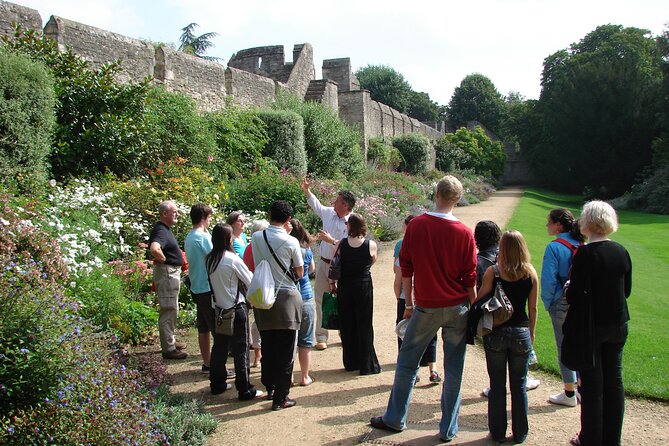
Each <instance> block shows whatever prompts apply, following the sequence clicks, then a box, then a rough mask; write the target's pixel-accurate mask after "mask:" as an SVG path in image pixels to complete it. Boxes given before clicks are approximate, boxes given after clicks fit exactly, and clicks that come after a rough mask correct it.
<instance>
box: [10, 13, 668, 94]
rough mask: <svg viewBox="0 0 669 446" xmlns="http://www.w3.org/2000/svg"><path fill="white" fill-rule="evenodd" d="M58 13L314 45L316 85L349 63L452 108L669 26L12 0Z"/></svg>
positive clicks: (216, 51)
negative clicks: (576, 54) (583, 52)
mask: <svg viewBox="0 0 669 446" xmlns="http://www.w3.org/2000/svg"><path fill="white" fill-rule="evenodd" d="M12 3H17V4H20V5H23V6H28V7H30V8H34V9H37V10H38V11H39V13H40V15H41V16H42V22H43V25H45V24H46V23H47V21H48V20H49V18H50V17H51V16H52V15H56V16H60V17H63V18H67V19H70V20H75V21H77V22H82V23H85V24H87V25H91V26H95V27H98V28H102V29H105V30H108V31H113V32H116V33H119V34H123V35H125V36H128V37H133V38H141V39H146V40H150V41H153V42H165V43H175V44H176V43H177V42H178V40H179V36H180V35H181V29H182V28H183V27H185V26H186V25H188V24H189V23H192V22H195V23H197V24H198V25H199V26H200V27H199V28H198V29H196V34H197V35H199V34H202V33H205V32H210V31H212V32H216V33H218V34H219V35H218V37H216V38H215V39H214V40H213V43H214V45H215V47H214V48H213V49H212V50H210V51H209V52H208V55H211V56H217V57H220V58H222V59H223V62H224V63H225V62H227V61H228V59H230V56H232V55H233V54H234V53H235V52H237V51H239V50H242V49H246V48H254V47H259V46H268V45H283V46H284V48H285V54H286V58H287V61H288V62H290V61H291V60H292V49H293V45H295V44H300V43H305V42H306V43H310V44H311V45H312V46H313V48H314V66H315V69H316V78H317V79H321V78H322V73H321V67H322V65H323V60H324V59H336V58H341V57H350V59H351V64H352V67H353V70H354V71H355V70H357V69H359V68H362V67H365V66H367V65H387V66H389V67H392V68H394V69H395V70H397V71H398V72H399V73H401V74H402V75H403V76H404V78H405V79H406V80H407V81H408V82H409V84H410V85H411V87H412V88H413V89H414V90H416V91H423V92H426V93H428V94H429V95H430V98H431V99H432V100H433V101H435V102H437V103H438V104H440V105H446V104H448V102H449V101H450V99H451V96H452V94H453V91H454V89H455V88H456V87H457V86H458V85H460V82H461V81H462V79H463V78H464V77H465V76H467V75H468V74H472V73H481V74H483V75H485V76H487V77H488V78H490V79H491V80H492V82H493V84H494V85H495V86H496V87H497V90H498V91H499V92H500V93H501V94H503V95H506V94H508V93H509V92H511V91H513V92H519V93H520V94H521V95H523V96H524V97H525V98H527V99H537V98H538V97H539V94H540V92H541V71H542V68H543V61H544V59H545V58H546V57H548V56H550V55H551V54H553V53H555V52H556V51H559V50H561V49H565V48H568V47H569V46H570V45H571V44H572V43H576V42H578V41H580V40H581V39H582V38H583V37H585V35H586V34H588V33H589V32H591V31H593V30H594V29H595V28H596V27H597V26H600V25H605V24H609V23H611V24H616V25H623V26H625V27H636V28H642V29H647V30H650V32H651V34H652V35H654V36H657V35H659V34H661V33H662V32H663V31H664V30H665V29H666V28H665V24H667V23H669V2H668V1H667V0H636V1H631V0H622V1H621V0H603V1H601V0H562V1H553V0H551V1H548V0H470V1H468V2H465V1H457V2H454V1H452V0H414V1H411V0H404V1H397V0H336V1H333V2H321V1H317V0H316V1H314V0H309V1H307V0H235V1H230V0H219V1H216V0H162V1H158V0H13V1H12Z"/></svg>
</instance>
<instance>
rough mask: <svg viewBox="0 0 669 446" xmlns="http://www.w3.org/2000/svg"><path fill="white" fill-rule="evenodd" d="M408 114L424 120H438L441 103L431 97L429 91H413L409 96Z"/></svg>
mask: <svg viewBox="0 0 669 446" xmlns="http://www.w3.org/2000/svg"><path fill="white" fill-rule="evenodd" d="M407 114H408V115H409V116H411V117H412V118H415V119H418V120H419V121H423V122H424V121H438V120H439V104H437V103H436V102H434V101H433V100H432V99H430V95H429V94H427V93H423V92H418V91H412V92H411V96H410V97H409V108H408V109H407Z"/></svg>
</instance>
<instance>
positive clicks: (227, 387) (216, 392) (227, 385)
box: [211, 383, 232, 395]
mask: <svg viewBox="0 0 669 446" xmlns="http://www.w3.org/2000/svg"><path fill="white" fill-rule="evenodd" d="M230 389H232V384H230V383H225V387H211V394H212V395H220V394H221V393H223V392H225V391H226V390H230Z"/></svg>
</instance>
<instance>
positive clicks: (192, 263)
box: [184, 203, 214, 373]
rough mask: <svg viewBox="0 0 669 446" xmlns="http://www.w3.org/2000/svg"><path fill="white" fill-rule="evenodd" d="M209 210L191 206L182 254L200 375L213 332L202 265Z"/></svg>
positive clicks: (205, 368)
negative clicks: (194, 312) (194, 314)
mask: <svg viewBox="0 0 669 446" xmlns="http://www.w3.org/2000/svg"><path fill="white" fill-rule="evenodd" d="M212 213H213V209H212V208H211V206H207V205H205V204H202V203H197V204H194V205H193V207H191V209H190V219H191V222H192V223H193V229H191V231H190V232H189V233H188V235H187V236H186V240H185V241H184V251H186V259H187V260H188V272H189V277H190V292H191V294H192V296H193V302H195V305H196V307H197V321H196V325H197V331H198V343H199V345H200V353H201V354H202V362H203V364H202V372H203V373H207V372H209V364H210V359H211V333H212V332H213V331H214V309H213V308H212V305H211V298H212V293H211V288H210V287H209V278H208V276H207V268H206V266H205V257H206V256H207V254H209V252H211V249H212V244H211V234H209V231H207V228H208V227H209V225H210V224H211V215H212Z"/></svg>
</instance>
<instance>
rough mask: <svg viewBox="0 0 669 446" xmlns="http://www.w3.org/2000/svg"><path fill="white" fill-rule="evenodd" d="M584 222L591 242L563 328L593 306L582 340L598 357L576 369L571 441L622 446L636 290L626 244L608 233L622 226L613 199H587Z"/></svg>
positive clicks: (577, 268) (574, 279) (574, 274)
mask: <svg viewBox="0 0 669 446" xmlns="http://www.w3.org/2000/svg"><path fill="white" fill-rule="evenodd" d="M579 224H580V227H581V233H583V235H585V236H586V237H587V238H588V244H587V245H585V246H582V247H580V248H579V249H578V251H577V252H576V255H575V256H574V260H573V263H572V270H571V284H570V286H569V289H568V290H567V301H568V302H569V305H570V307H569V312H568V313H567V322H565V325H564V327H565V330H566V329H567V328H568V322H569V320H570V319H571V317H570V316H578V314H577V313H576V312H584V311H588V309H592V312H591V315H592V316H591V317H592V318H591V319H590V321H591V325H592V327H591V329H590V330H588V331H587V333H589V336H585V337H584V338H583V339H582V344H583V349H584V351H587V353H588V355H589V356H590V357H592V359H593V360H592V361H591V362H592V364H589V365H588V366H585V365H584V366H582V367H581V368H580V369H577V371H578V372H579V376H580V378H581V392H580V393H581V432H580V433H578V434H577V435H576V436H574V438H572V440H571V442H572V444H574V445H588V446H589V445H620V437H621V433H622V424H623V415H624V412H625V390H624V388H623V379H622V356H623V347H624V346H625V341H626V340H627V321H629V319H630V317H629V312H628V310H627V298H628V297H629V295H630V292H631V291H632V261H631V259H630V256H629V253H628V252H627V250H626V249H625V248H623V247H622V245H620V244H618V243H616V242H614V241H611V240H609V238H608V236H609V235H610V234H611V233H613V232H615V231H616V230H617V229H618V218H617V216H616V211H615V210H614V209H613V208H612V207H611V206H610V205H609V204H607V203H605V202H603V201H591V202H589V203H586V204H585V206H583V211H582V213H581V218H580V219H579ZM570 313H571V314H570ZM564 348H565V344H563V349H564Z"/></svg>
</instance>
